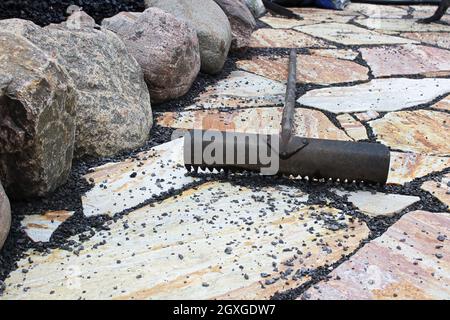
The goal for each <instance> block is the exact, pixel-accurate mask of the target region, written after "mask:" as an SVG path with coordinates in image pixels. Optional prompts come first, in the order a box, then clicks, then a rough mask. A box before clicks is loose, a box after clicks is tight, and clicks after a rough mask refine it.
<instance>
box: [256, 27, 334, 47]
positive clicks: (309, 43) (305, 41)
mask: <svg viewBox="0 0 450 320" xmlns="http://www.w3.org/2000/svg"><path fill="white" fill-rule="evenodd" d="M250 47H251V48H309V47H315V48H326V47H330V45H328V44H327V43H326V42H325V41H323V40H321V39H317V38H314V37H311V36H310V35H307V34H304V33H301V32H297V31H295V30H283V29H268V28H262V29H258V30H256V31H255V32H253V34H252V39H251V42H250Z"/></svg>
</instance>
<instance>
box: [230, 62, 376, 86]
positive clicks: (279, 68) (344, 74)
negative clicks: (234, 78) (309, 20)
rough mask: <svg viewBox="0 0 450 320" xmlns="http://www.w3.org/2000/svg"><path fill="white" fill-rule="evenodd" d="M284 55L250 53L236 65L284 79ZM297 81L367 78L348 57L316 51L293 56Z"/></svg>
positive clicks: (270, 76) (285, 76) (366, 70)
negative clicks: (254, 55)
mask: <svg viewBox="0 0 450 320" xmlns="http://www.w3.org/2000/svg"><path fill="white" fill-rule="evenodd" d="M288 60H289V59H288V58H287V57H279V58H276V59H273V58H271V57H264V56H260V57H253V58H252V59H251V60H240V61H238V62H237V67H238V68H240V69H243V70H245V71H249V72H253V73H256V74H259V75H262V76H264V77H267V78H270V79H274V80H277V81H286V79H287V76H288ZM297 61H298V63H297V81H298V82H303V83H317V84H334V83H343V82H353V81H364V80H367V79H368V78H369V76H368V73H369V70H368V69H367V68H366V67H364V66H361V65H359V64H357V63H356V62H352V61H344V60H340V59H336V58H329V57H323V56H316V55H298V56H297Z"/></svg>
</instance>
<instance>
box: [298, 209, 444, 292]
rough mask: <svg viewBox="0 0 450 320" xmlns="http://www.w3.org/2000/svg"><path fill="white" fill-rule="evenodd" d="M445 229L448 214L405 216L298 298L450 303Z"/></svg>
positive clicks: (419, 213) (416, 213)
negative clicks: (323, 280) (440, 301)
mask: <svg viewBox="0 0 450 320" xmlns="http://www.w3.org/2000/svg"><path fill="white" fill-rule="evenodd" d="M448 230H450V215H449V214H448V213H434V212H426V211H414V212H410V213H407V214H406V215H404V216H403V217H402V218H401V219H400V220H399V221H398V222H396V223H395V224H394V225H393V226H391V227H390V228H389V229H388V230H387V231H386V232H385V233H384V234H383V235H382V236H381V237H379V238H377V239H375V240H373V241H371V242H370V243H368V244H366V245H365V246H364V247H363V248H362V249H360V250H359V251H358V252H357V253H356V254H355V255H354V256H352V257H351V258H350V260H349V261H347V262H344V263H343V264H341V265H340V266H339V267H337V268H336V269H335V270H334V271H333V272H331V274H330V276H331V280H329V281H326V282H320V283H319V284H318V285H315V286H314V287H312V288H311V289H310V290H308V291H307V292H306V293H305V294H304V295H303V297H304V298H309V299H450V246H449V245H448V241H450V239H449V238H448Z"/></svg>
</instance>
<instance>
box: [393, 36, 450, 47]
mask: <svg viewBox="0 0 450 320" xmlns="http://www.w3.org/2000/svg"><path fill="white" fill-rule="evenodd" d="M402 37H405V38H408V39H412V40H417V41H420V42H422V43H428V44H432V45H435V46H438V47H442V48H445V49H450V33H448V32H405V33H402Z"/></svg>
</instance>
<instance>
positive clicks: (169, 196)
mask: <svg viewBox="0 0 450 320" xmlns="http://www.w3.org/2000/svg"><path fill="white" fill-rule="evenodd" d="M435 8H436V7H435V6H379V5H371V4H359V3H358V4H357V3H352V4H350V5H349V6H348V7H347V8H346V9H345V10H343V11H332V10H324V9H316V8H293V11H294V12H295V13H297V14H298V15H300V16H301V17H302V18H303V19H302V20H297V19H285V18H280V17H278V16H277V17H274V16H271V15H270V14H267V15H266V16H264V17H262V18H261V19H260V20H261V22H263V23H265V24H266V27H263V28H259V29H258V30H256V31H255V32H254V33H253V35H252V39H251V46H250V48H249V50H248V51H247V52H246V53H238V54H233V55H232V56H231V58H230V59H229V61H228V63H227V65H228V67H227V68H226V70H225V71H224V72H223V73H222V74H220V75H217V76H215V78H214V79H212V78H210V77H207V78H202V79H207V81H208V85H207V86H206V87H205V88H204V89H203V90H202V91H200V92H199V94H197V95H196V96H193V94H192V93H190V94H189V95H188V96H187V97H184V98H183V99H180V100H178V101H175V102H174V103H173V104H172V103H169V104H170V109H169V110H166V109H165V106H164V105H162V106H158V107H156V108H155V110H154V113H155V126H158V125H159V126H160V127H161V128H159V129H161V130H163V132H165V129H164V128H171V129H177V128H180V129H191V128H202V129H215V130H225V131H227V130H231V131H239V132H253V133H269V134H272V133H278V132H279V131H280V123H281V115H282V108H281V106H282V105H283V103H284V97H285V91H286V85H285V84H286V76H287V73H286V70H287V67H286V66H287V56H288V50H287V49H289V48H297V49H298V51H297V53H298V57H299V59H298V65H299V67H298V84H297V86H298V88H299V89H301V90H298V91H299V96H298V98H299V99H298V102H299V104H297V106H296V107H297V108H296V114H295V132H294V133H295V134H296V135H300V136H305V137H310V138H324V139H336V140H346V141H350V140H370V141H372V142H375V140H377V141H378V142H382V143H384V144H386V145H387V146H388V147H389V148H390V153H391V161H390V169H389V175H388V181H387V183H388V186H386V187H382V186H378V187H376V188H374V187H373V186H370V185H364V186H361V187H360V186H358V185H354V184H351V185H350V186H347V187H345V191H342V190H343V189H344V188H343V186H342V185H341V186H339V185H334V184H333V185H332V186H330V185H326V184H323V183H319V182H317V183H306V182H302V181H298V179H294V178H292V177H291V179H285V178H281V177H280V178H270V177H260V178H261V179H257V178H256V177H255V181H253V176H252V178H251V179H247V177H245V176H240V175H230V176H228V177H227V176H225V175H217V176H214V175H213V174H212V175H207V176H201V175H199V176H196V175H194V176H193V175H189V174H187V172H186V170H185V168H184V166H183V159H182V157H183V150H182V148H183V140H182V139H177V140H174V141H171V142H166V143H163V144H160V145H157V146H156V147H154V148H151V149H150V150H147V151H142V152H139V153H137V154H135V153H133V155H130V157H129V158H123V157H120V158H111V159H108V162H107V163H106V164H103V165H99V166H97V165H93V168H91V170H89V171H88V173H87V174H85V170H86V169H85V168H83V169H82V170H83V171H82V172H84V173H83V175H84V176H82V177H80V178H79V179H80V181H78V180H77V181H72V183H73V184H74V185H79V184H81V185H83V186H84V185H85V184H86V182H87V183H89V184H90V188H89V189H88V191H86V192H85V191H84V189H83V194H81V195H80V191H76V192H74V193H73V194H67V199H65V200H64V201H62V202H65V201H66V200H68V202H67V203H69V204H71V205H70V206H67V207H66V205H65V204H64V207H63V208H60V207H59V206H60V203H61V199H60V198H57V201H54V203H53V202H52V203H51V209H52V210H58V208H59V209H60V211H48V210H49V209H50V208H49V207H50V206H49V201H53V200H51V199H43V200H35V202H34V203H36V202H37V203H39V206H38V208H32V209H33V210H36V212H31V213H38V212H45V213H44V214H43V215H30V216H25V217H24V218H22V215H21V214H20V215H18V216H16V218H15V219H22V220H21V221H20V223H17V224H16V225H18V224H20V225H21V228H22V229H21V231H20V232H22V233H21V237H22V238H20V239H19V240H21V241H22V243H29V244H27V245H26V248H29V249H27V250H26V251H24V253H23V255H22V256H21V257H19V258H18V259H17V261H9V262H11V265H15V264H16V263H17V266H16V267H14V268H13V269H14V270H12V271H11V273H10V274H9V276H8V277H6V279H4V278H2V279H0V280H1V281H0V299H69V298H73V299H78V298H81V299H84V298H85V299H99V298H100V299H161V298H167V299H177V298H179V299H242V298H250V299H267V298H270V297H272V296H274V295H275V294H276V295H277V297H282V298H286V297H288V298H296V297H300V298H311V299H326V298H337V299H360V298H362V299H395V298H397V299H398V298H427V299H428V298H430V299H437V298H445V299H450V288H449V287H450V263H449V262H450V251H449V250H450V245H449V244H448V241H450V240H449V239H450V216H449V214H450V209H449V208H448V206H449V205H450V204H449V203H450V199H449V197H450V195H449V193H450V191H449V189H450V185H449V183H450V182H449V180H450V173H449V171H448V170H449V168H450V143H449V141H448V140H449V139H448V138H449V135H448V132H450V130H449V129H450V128H449V126H450V112H449V111H450V102H449V101H450V75H449V74H448V72H449V71H450V65H449V61H450V59H449V52H450V51H449V50H447V49H450V38H449V34H450V26H449V25H445V23H450V14H446V15H445V16H444V17H443V18H442V21H443V23H433V24H429V25H423V24H418V23H417V22H416V20H417V19H418V18H424V17H428V16H430V15H432V14H433V13H434V10H435ZM408 14H409V15H408ZM410 14H412V17H413V18H412V17H411V15H410ZM355 21H356V22H355ZM260 25H263V24H260ZM230 69H231V70H230ZM200 84H201V82H200ZM197 88H198V84H197ZM302 106H303V107H302ZM405 109H406V110H405ZM159 129H158V130H159ZM167 131H169V130H167ZM158 137H159V136H158ZM101 163H105V162H103V161H102V162H101ZM77 170H78V169H77ZM77 172H78V171H77ZM73 179H77V178H73ZM68 190H69V192H70V191H71V190H72V189H70V188H68ZM77 190H78V189H77ZM58 192H59V191H58ZM64 195H66V193H64ZM73 203H77V205H73V206H74V207H75V208H72V207H71V206H72V204H73ZM17 206H18V204H15V203H13V206H12V207H13V211H14V208H15V207H17ZM69 207H70V209H68V208H69ZM416 208H423V210H428V211H430V212H428V211H414V212H413V210H415V209H416ZM69 210H71V211H69ZM72 210H74V211H72ZM341 210H342V211H341ZM27 211H29V210H27ZM431 211H432V212H431ZM444 211H445V212H444ZM439 212H441V213H439ZM13 215H14V212H13ZM17 217H18V218H17ZM397 219H399V220H398V221H396V220H397ZM362 220H364V221H362ZM395 221H396V222H395ZM80 224H81V225H80ZM84 224H86V225H84ZM389 226H390V227H389ZM97 227H98V228H97ZM387 227H389V228H388V229H387V231H386V229H385V228H387ZM68 229H70V232H68V233H67V235H66V234H65V233H66V232H67V230H68ZM86 230H88V231H86ZM20 232H19V233H20ZM14 234H15V235H14V236H17V234H18V232H15V233H14ZM56 235H57V236H56ZM29 240H31V241H29ZM34 242H41V243H34ZM44 247H45V248H46V247H48V248H49V249H45V250H42V248H44ZM5 248H6V247H5ZM33 248H36V249H39V250H36V251H35V250H33ZM4 250H6V249H4ZM0 255H1V256H0V258H1V259H3V260H1V261H6V260H4V259H5V258H4V256H3V255H2V253H0ZM10 256H13V255H10V253H9V252H8V253H7V255H6V257H10ZM346 257H350V259H349V260H346V259H342V258H346ZM7 259H10V258H7ZM1 267H2V266H0V276H1V275H2V273H3V272H4V268H1ZM8 272H9V271H8ZM327 273H328V275H329V276H330V279H329V281H321V282H318V281H319V279H322V278H323V277H322V276H323V275H326V274H327ZM310 280H312V284H311V283H308V281H310ZM2 281H3V282H2ZM3 283H4V284H5V290H2V289H3ZM302 285H303V286H302ZM300 286H302V287H300ZM291 289H296V290H294V291H290V290H291Z"/></svg>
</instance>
